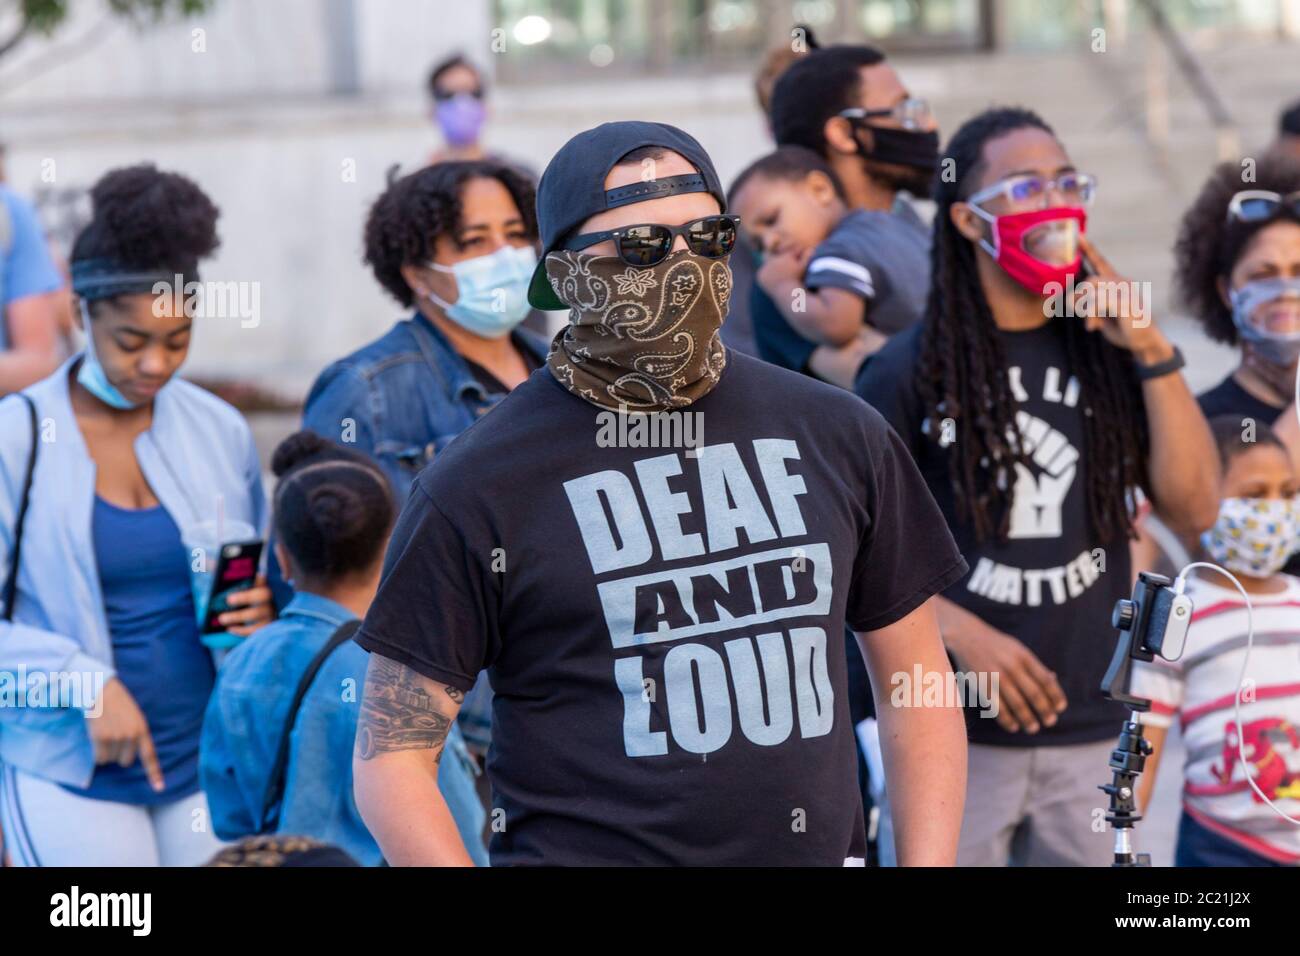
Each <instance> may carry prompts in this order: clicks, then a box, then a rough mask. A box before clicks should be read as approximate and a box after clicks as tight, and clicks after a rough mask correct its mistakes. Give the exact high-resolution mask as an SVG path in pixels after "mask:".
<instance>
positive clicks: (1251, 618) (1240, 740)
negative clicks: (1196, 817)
mask: <svg viewBox="0 0 1300 956" xmlns="http://www.w3.org/2000/svg"><path fill="white" fill-rule="evenodd" d="M1297 381H1298V382H1300V377H1298V378H1297ZM1298 391H1300V390H1298ZM1193 568H1209V569H1210V570H1211V571H1218V572H1219V573H1220V574H1222V575H1223V576H1224V577H1226V578H1227V579H1228V580H1230V581H1231V582H1232V584H1233V586H1234V587H1235V588H1236V589H1237V590H1238V591H1239V592H1240V593H1241V599H1242V600H1243V601H1245V602H1246V628H1247V633H1246V656H1245V657H1244V658H1243V659H1242V662H1241V673H1240V674H1239V675H1237V693H1236V694H1234V695H1233V717H1234V718H1235V719H1236V721H1237V756H1238V757H1239V758H1240V760H1241V771H1242V773H1243V774H1245V776H1246V782H1247V783H1249V784H1250V789H1252V790H1254V791H1255V793H1257V794H1258V795H1259V798H1260V799H1261V800H1263V801H1264V802H1265V803H1267V804H1268V805H1269V807H1270V808H1271V809H1272V810H1273V812H1274V813H1276V814H1277V815H1278V816H1280V817H1281V818H1282V819H1284V820H1288V821H1290V822H1291V823H1294V824H1295V825H1296V826H1300V820H1297V819H1296V818H1295V817H1293V816H1290V815H1289V814H1288V813H1287V812H1286V811H1285V810H1283V809H1282V808H1281V807H1279V806H1278V805H1277V804H1276V803H1274V802H1273V801H1272V800H1271V799H1269V796H1268V794H1266V793H1265V792H1264V791H1263V790H1261V789H1260V788H1259V784H1257V783H1256V782H1255V778H1254V777H1252V776H1251V774H1250V771H1249V769H1247V768H1248V767H1250V763H1249V762H1248V761H1247V760H1246V735H1245V733H1244V732H1243V731H1242V728H1241V692H1242V690H1243V688H1244V686H1245V683H1246V670H1247V668H1248V667H1249V666H1250V652H1251V649H1252V648H1253V647H1254V646H1255V610H1254V606H1253V605H1252V604H1251V603H1250V595H1249V594H1247V593H1246V589H1245V588H1244V587H1242V586H1241V582H1240V581H1238V580H1237V576H1236V575H1235V574H1233V573H1232V572H1231V571H1229V570H1227V569H1226V568H1221V567H1219V566H1218V565H1217V564H1211V563H1210V562H1209V561H1193V562H1192V563H1191V564H1189V565H1187V566H1186V567H1184V568H1183V569H1182V570H1181V571H1179V572H1178V577H1177V578H1176V579H1174V593H1175V594H1182V593H1183V591H1184V589H1185V588H1186V587H1187V572H1188V571H1191V570H1192V569H1193Z"/></svg>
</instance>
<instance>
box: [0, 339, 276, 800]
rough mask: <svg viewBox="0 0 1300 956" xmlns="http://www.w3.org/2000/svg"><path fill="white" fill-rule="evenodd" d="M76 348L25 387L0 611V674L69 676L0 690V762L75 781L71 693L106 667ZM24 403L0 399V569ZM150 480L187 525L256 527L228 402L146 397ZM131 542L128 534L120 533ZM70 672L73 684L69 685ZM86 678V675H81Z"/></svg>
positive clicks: (89, 753) (81, 777)
mask: <svg viewBox="0 0 1300 956" xmlns="http://www.w3.org/2000/svg"><path fill="white" fill-rule="evenodd" d="M79 358H80V355H75V356H73V357H72V358H70V359H69V360H68V361H67V362H65V363H64V364H63V365H62V367H60V368H59V370H58V371H56V372H55V373H54V374H53V375H51V376H50V377H49V378H46V379H43V380H42V381H40V382H37V383H36V384H35V385H32V386H30V387H29V388H27V389H25V390H24V391H25V392H26V393H27V394H28V395H29V396H30V397H31V398H32V399H33V400H34V401H35V402H36V407H37V416H38V419H39V423H40V425H39V430H40V436H39V437H40V449H39V451H38V454H37V460H36V473H35V478H34V480H33V482H32V492H31V503H30V505H29V506H28V512H27V526H26V530H25V531H24V533H23V544H22V562H21V564H22V566H21V567H20V568H19V571H18V593H17V598H16V600H15V602H14V620H13V622H12V623H9V622H4V621H0V681H4V680H6V679H7V680H9V681H11V682H16V681H18V679H19V675H22V674H26V675H27V682H28V686H30V685H31V677H30V675H31V674H33V673H36V672H42V673H53V674H56V675H68V676H69V677H70V678H71V679H70V680H67V681H64V682H62V683H61V686H60V689H61V691H62V692H63V693H62V697H61V698H60V699H59V700H57V701H51V702H49V703H51V704H53V705H54V706H45V707H34V706H21V707H14V706H5V702H4V699H3V697H2V696H0V763H4V764H8V765H12V766H15V767H17V768H19V769H21V770H24V771H26V772H28V773H30V774H33V775H35V776H38V777H43V778H45V779H47V780H53V781H56V782H58V783H66V784H72V785H73V786H78V787H84V786H86V785H87V784H89V783H90V778H91V775H92V774H93V772H94V769H95V760H94V752H93V749H92V747H91V742H90V735H89V733H88V732H87V730H86V721H85V717H84V715H83V713H82V711H81V710H80V709H78V708H77V707H75V706H72V705H74V704H78V703H80V704H83V705H84V704H87V703H89V702H90V701H89V700H88V698H86V697H83V698H82V699H81V700H80V701H78V700H77V699H75V698H73V697H72V696H70V695H71V692H72V690H73V689H74V687H75V686H80V687H81V688H82V690H83V692H84V691H85V690H87V689H89V690H92V691H93V690H94V689H95V688H97V687H102V686H103V682H106V681H107V680H108V679H109V678H110V677H112V676H113V674H114V669H113V647H112V641H111V639H110V637H109V633H108V621H107V618H106V616H105V613H104V599H103V596H102V595H101V593H100V586H99V571H98V568H97V567H96V563H95V546H94V542H93V540H92V539H91V511H92V508H93V507H94V499H95V463H94V461H93V460H92V459H91V457H90V453H89V452H88V450H87V448H86V443H85V441H84V440H83V439H82V436H81V430H80V429H79V428H78V427H77V421H76V418H75V417H74V415H73V412H72V402H71V398H70V394H69V371H70V369H71V368H72V367H73V363H75V362H76V361H77V360H78V359H79ZM31 442H32V434H31V426H30V424H29V422H28V411H27V405H26V403H24V402H23V401H22V400H21V399H19V398H17V397H16V396H10V397H8V398H6V399H4V400H3V401H0V579H2V575H3V573H4V572H7V571H8V569H9V562H10V555H11V554H12V553H13V544H14V540H13V536H14V522H15V519H16V513H17V509H18V498H19V495H20V494H21V493H22V482H23V477H24V474H25V471H26V467H27V456H28V452H29V450H30V449H31ZM135 454H136V458H137V460H138V461H139V463H140V469H141V471H143V473H144V477H145V480H146V481H148V482H149V487H150V488H152V489H153V492H154V494H155V495H157V496H158V500H159V502H161V504H162V506H163V507H164V508H166V509H167V512H168V514H170V515H171V517H172V520H173V521H175V522H176V525H177V526H178V527H179V528H180V529H181V531H182V533H184V531H185V529H186V528H188V527H191V526H192V525H194V524H198V523H200V522H203V521H212V520H215V517H216V502H217V498H218V496H221V497H222V498H223V499H224V503H225V513H226V516H227V517H228V518H231V519H236V520H240V521H244V522H247V523H248V524H250V525H252V526H253V527H254V528H257V529H258V530H259V533H263V532H264V530H265V517H266V499H265V496H264V494H263V490H262V479H261V467H260V464H259V461H258V457H257V448H256V446H255V445H254V444H253V436H252V433H251V432H250V431H249V429H248V425H247V423H246V422H245V421H244V419H243V417H242V416H241V415H240V414H239V412H237V411H236V410H235V409H234V408H232V407H231V406H230V405H228V404H226V403H225V402H223V401H222V400H221V399H219V398H217V397H216V396H215V395H212V394H210V393H208V392H205V391H204V390H203V389H201V388H199V387H198V386H196V385H192V384H190V383H189V382H185V381H182V380H180V379H175V378H174V379H172V380H171V381H170V382H168V383H167V384H166V385H165V386H163V388H162V389H161V390H160V391H159V392H158V394H157V395H156V396H155V397H154V408H153V423H152V425H151V426H150V427H149V429H148V430H147V431H145V432H143V433H142V434H141V435H140V436H139V437H138V438H137V439H136V441H135ZM122 546H123V547H130V542H122ZM74 682H76V684H74ZM87 685H88V686H87Z"/></svg>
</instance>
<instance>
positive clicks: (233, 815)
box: [199, 431, 487, 866]
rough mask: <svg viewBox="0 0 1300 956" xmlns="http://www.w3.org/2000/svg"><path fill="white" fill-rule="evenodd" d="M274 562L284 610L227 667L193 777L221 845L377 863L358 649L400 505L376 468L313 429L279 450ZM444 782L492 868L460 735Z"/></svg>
mask: <svg viewBox="0 0 1300 956" xmlns="http://www.w3.org/2000/svg"><path fill="white" fill-rule="evenodd" d="M271 468H272V471H274V473H275V474H276V476H277V477H278V478H279V479H280V481H279V484H278V485H277V487H276V491H275V497H274V502H273V503H274V508H273V514H274V517H273V524H274V528H275V536H274V540H275V555H276V559H277V560H278V561H279V563H280V569H281V571H282V572H283V574H284V577H285V579H286V580H288V581H290V582H291V583H292V585H293V587H294V596H293V598H292V600H290V601H289V603H288V604H287V605H286V606H285V607H284V609H283V610H282V612H281V614H280V618H279V620H277V621H276V622H275V623H273V624H271V625H269V626H267V627H265V628H263V629H262V630H261V631H259V632H258V633H257V634H256V636H255V637H254V638H252V639H251V640H248V641H245V642H244V643H243V644H241V645H240V646H239V647H236V648H235V649H234V650H233V651H232V652H231V653H230V655H229V656H228V657H227V658H226V660H225V661H224V662H223V663H222V667H221V671H220V673H219V674H218V677H217V687H216V690H215V692H214V693H213V695H212V699H211V701H210V702H209V705H208V711H207V715H206V717H205V719H204V725H203V737H202V745H201V747H200V757H199V773H200V778H201V780H202V783H203V789H204V790H205V792H206V793H207V796H208V804H209V806H210V807H211V810H212V823H213V827H214V829H215V830H216V833H217V835H218V836H219V837H221V838H222V839H225V840H234V839H238V838H241V837H245V836H249V835H254V834H271V833H277V834H291V835H294V836H306V837H312V838H314V839H317V840H322V841H324V842H326V843H329V844H332V845H334V846H337V847H339V848H340V849H342V850H344V851H345V852H347V853H348V854H349V855H350V856H351V857H353V858H354V859H356V860H357V861H358V862H360V863H362V864H363V865H367V866H373V865H377V864H379V863H381V862H382V860H383V857H382V854H381V853H380V850H379V846H378V844H377V843H376V842H375V840H374V838H373V837H372V836H371V835H370V833H369V831H368V830H367V829H366V826H365V824H364V823H363V822H362V820H361V816H360V814H359V813H358V812H357V808H356V803H355V801H354V800H353V796H352V748H353V741H354V739H355V737H356V727H357V717H358V714H359V713H360V700H361V685H362V681H363V680H364V676H365V670H366V664H367V659H368V655H367V654H366V652H365V651H363V650H362V649H361V648H360V647H359V646H357V645H356V644H354V643H352V640H351V637H352V634H353V633H354V632H355V631H356V629H357V628H358V627H359V625H360V618H361V616H362V615H364V614H365V612H366V610H367V608H368V607H369V606H370V602H371V600H372V599H373V598H374V594H375V589H376V587H377V586H378V583H379V573H380V569H381V566H382V563H383V557H384V547H385V545H386V543H387V541H388V536H389V532H390V531H391V529H392V525H393V521H394V517H395V514H396V507H395V505H394V503H393V497H392V493H391V492H390V490H389V487H388V483H387V481H386V479H385V477H384V474H383V472H382V471H380V470H379V467H378V466H377V465H376V464H375V463H374V462H373V461H372V460H371V459H369V458H368V457H366V456H365V455H363V454H361V453H360V452H358V451H354V450H352V449H348V448H344V447H342V446H339V445H335V444H334V443H333V442H331V441H329V440H328V439H326V438H324V437H322V436H320V435H318V434H316V433H315V432H312V431H301V432H298V433H297V434H295V435H291V436H290V437H289V438H287V439H285V441H284V442H282V443H281V444H280V446H279V447H278V448H277V449H276V451H275V454H274V455H273V457H272V461H271ZM452 741H453V742H452V745H451V746H450V747H449V748H448V751H449V755H448V758H447V759H446V760H444V761H443V766H442V773H441V774H440V775H439V782H440V784H441V787H442V793H443V796H444V798H445V799H446V800H447V803H448V806H450V807H451V808H452V815H453V817H454V818H455V820H456V823H457V826H458V828H459V830H460V834H461V838H462V839H463V840H465V842H466V845H467V846H469V847H471V848H472V849H471V854H473V853H474V852H475V851H477V862H479V863H486V861H487V853H486V850H485V849H484V846H483V840H482V836H481V832H482V829H483V824H484V820H485V815H484V811H483V807H482V805H481V803H480V802H479V799H478V795H477V793H476V792H475V788H474V777H475V775H476V773H477V770H476V769H475V765H474V764H473V762H472V760H471V758H470V756H469V752H468V750H467V749H466V748H465V744H464V741H463V739H462V738H461V737H460V732H459V730H458V729H455V728H453V737H452Z"/></svg>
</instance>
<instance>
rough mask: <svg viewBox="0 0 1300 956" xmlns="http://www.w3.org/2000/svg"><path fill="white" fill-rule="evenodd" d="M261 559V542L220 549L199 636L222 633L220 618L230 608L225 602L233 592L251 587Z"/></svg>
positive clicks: (242, 543)
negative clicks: (210, 593)
mask: <svg viewBox="0 0 1300 956" xmlns="http://www.w3.org/2000/svg"><path fill="white" fill-rule="evenodd" d="M261 557H262V542H261V541H234V542H230V543H228V544H223V545H222V546H221V556H220V558H219V559H218V560H217V570H216V573H215V574H214V575H213V577H212V595H211V597H210V598H209V599H208V605H207V608H208V609H207V613H206V614H205V615H204V617H203V627H202V628H201V629H200V633H202V634H216V633H218V632H220V631H224V630H225V628H224V627H222V626H221V622H220V618H221V615H222V614H224V613H225V612H226V611H229V610H230V609H231V608H230V604H229V603H228V600H227V599H228V598H229V597H230V595H231V594H234V593H235V592H236V591H245V590H247V589H248V588H251V587H252V586H253V584H254V582H255V581H256V580H257V563H258V561H259V560H261Z"/></svg>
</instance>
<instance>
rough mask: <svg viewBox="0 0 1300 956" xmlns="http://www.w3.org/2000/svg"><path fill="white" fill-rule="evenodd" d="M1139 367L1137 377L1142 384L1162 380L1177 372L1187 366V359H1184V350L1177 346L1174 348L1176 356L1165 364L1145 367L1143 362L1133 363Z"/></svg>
mask: <svg viewBox="0 0 1300 956" xmlns="http://www.w3.org/2000/svg"><path fill="white" fill-rule="evenodd" d="M1133 364H1134V365H1136V366H1137V376H1138V381H1140V382H1149V381H1151V379H1153V378H1161V377H1162V376H1165V375H1170V374H1172V373H1174V372H1177V371H1178V370H1179V369H1180V368H1182V367H1183V366H1184V365H1186V364H1187V359H1185V358H1183V353H1182V350H1181V349H1179V348H1178V346H1177V345H1175V346H1174V354H1173V355H1172V356H1170V357H1169V358H1167V359H1165V360H1164V361H1163V362H1157V363H1156V364H1155V365H1143V364H1142V363H1141V362H1137V361H1135V362H1134V363H1133Z"/></svg>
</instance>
